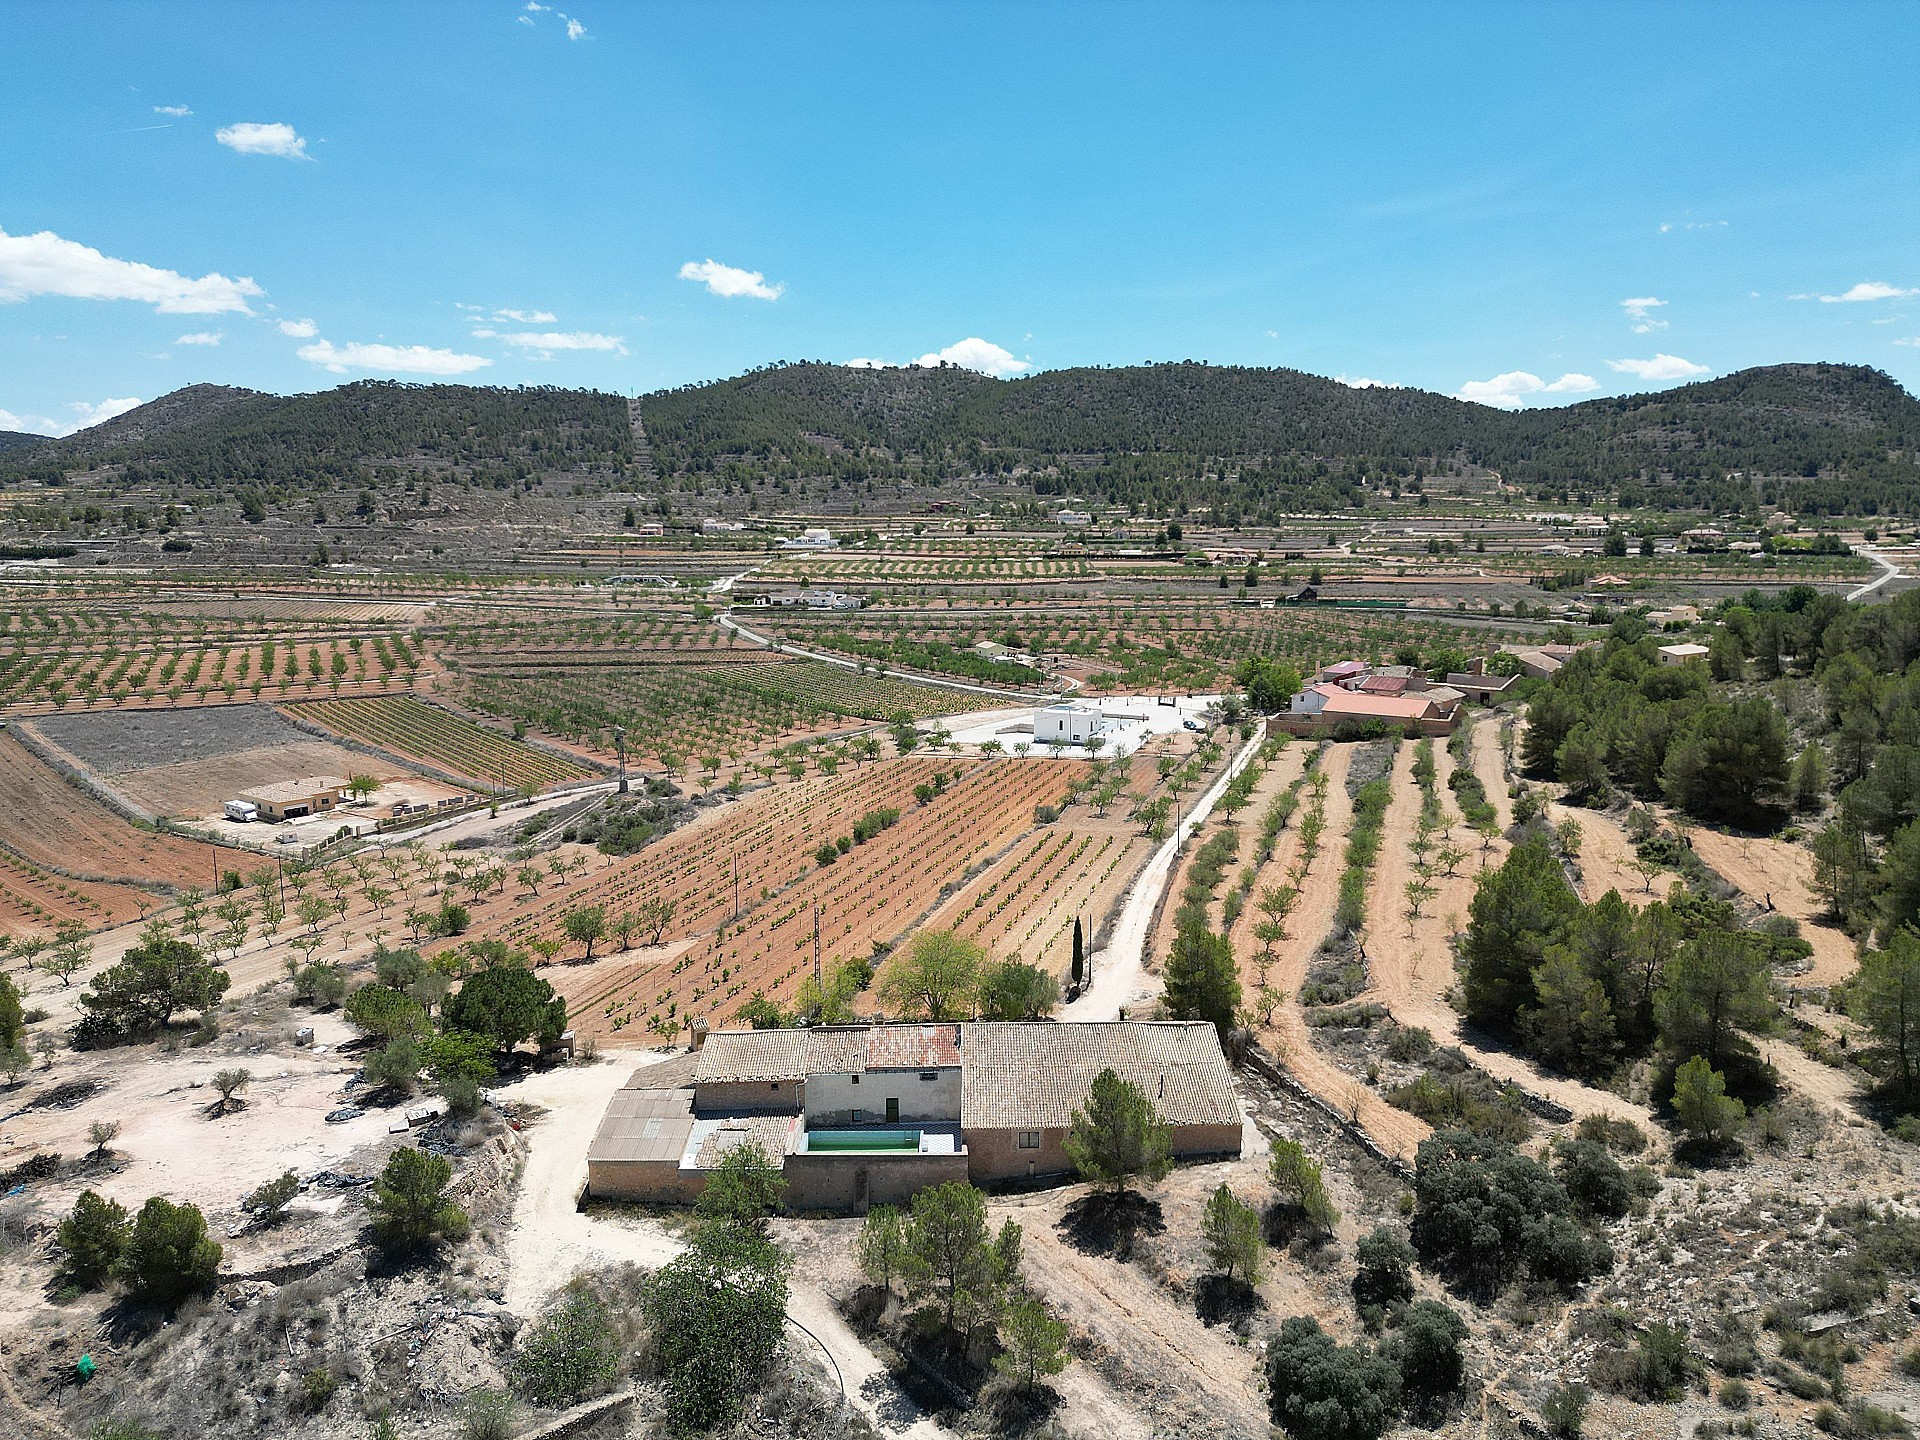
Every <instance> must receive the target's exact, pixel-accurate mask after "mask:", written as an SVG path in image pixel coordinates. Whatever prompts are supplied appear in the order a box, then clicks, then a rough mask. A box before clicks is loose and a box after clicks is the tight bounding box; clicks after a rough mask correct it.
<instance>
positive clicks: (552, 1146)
mask: <svg viewBox="0 0 1920 1440" xmlns="http://www.w3.org/2000/svg"><path fill="white" fill-rule="evenodd" d="M664 1058H665V1056H664V1055H663V1054H661V1053H660V1052H658V1051H644V1050H642V1051H622V1052H615V1053H614V1054H611V1055H608V1056H606V1057H605V1058H603V1059H601V1060H600V1061H599V1063H597V1064H592V1065H577V1066H570V1067H567V1068H564V1069H559V1070H551V1071H548V1072H547V1073H546V1074H543V1075H535V1076H530V1077H529V1078H528V1079H526V1080H523V1081H520V1082H519V1083H517V1084H514V1085H509V1086H503V1087H501V1088H500V1089H499V1090H497V1091H495V1092H494V1094H495V1095H496V1096H497V1097H499V1098H503V1099H514V1100H524V1101H528V1102H531V1103H533V1104H536V1105H540V1106H542V1107H543V1108H545V1109H546V1110H547V1111H548V1112H549V1113H548V1114H547V1116H546V1118H544V1119H543V1120H541V1121H540V1122H539V1123H538V1124H537V1125H534V1126H533V1127H531V1128H530V1129H529V1130H528V1131H527V1132H526V1139H527V1163H526V1168H525V1170H524V1171H523V1172H522V1174H521V1177H520V1192H519V1194H518V1195H517V1196H516V1197H515V1199H514V1208H513V1228H512V1230H511V1232H510V1233H509V1235H508V1237H507V1260H508V1280H507V1304H508V1305H509V1306H511V1307H512V1308H513V1309H514V1310H516V1311H518V1312H519V1313H520V1314H522V1315H531V1314H532V1313H533V1312H534V1311H535V1310H537V1309H538V1308H539V1306H540V1303H541V1302H542V1301H543V1300H545V1298H546V1297H547V1296H548V1295H550V1294H551V1293H552V1292H553V1291H554V1290H556V1289H557V1288H559V1287H560V1286H561V1285H563V1284H565V1283H566V1282H567V1280H568V1279H569V1278H570V1277H572V1276H573V1275H574V1273H575V1272H577V1271H579V1270H581V1269H585V1268H590V1267H595V1266H603V1265H609V1264H619V1263H621V1262H622V1261H632V1262H634V1263H635V1264H638V1265H644V1266H646V1267H647V1268H648V1269H657V1268H658V1267H660V1266H661V1265H664V1264H666V1263H667V1262H668V1261H670V1260H672V1259H673V1258H674V1257H675V1256H676V1255H678V1254H679V1253H680V1252H681V1250H683V1249H684V1248H685V1246H684V1243H683V1242H682V1241H681V1240H680V1239H679V1238H678V1237H677V1236H675V1235H673V1234H671V1233H670V1232H669V1231H668V1230H667V1228H666V1227H665V1226H664V1225H662V1224H660V1223H659V1222H658V1221H655V1220H645V1219H638V1218H631V1217H627V1216H619V1217H614V1216H605V1215H602V1216H588V1215H584V1214H582V1213H581V1212H580V1209H579V1205H578V1199H579V1194H580V1189H581V1187H582V1185H584V1184H585V1182H586V1175H587V1147H588V1145H590V1144H591V1143H592V1141H593V1135H594V1132H595V1131H596V1130H598V1129H599V1126H600V1117H601V1115H602V1114H603V1113H604V1112H605V1110H606V1105H607V1100H608V1099H609V1098H610V1097H611V1096H612V1094H613V1092H614V1091H615V1090H618V1089H619V1088H620V1087H621V1086H622V1085H624V1084H625V1083H626V1081H627V1077H628V1076H629V1075H631V1074H632V1073H633V1071H634V1069H635V1068H636V1067H637V1066H640V1065H645V1064H649V1063H657V1062H658V1061H660V1060H661V1059H664ZM787 1317H788V1318H789V1319H790V1320H792V1321H795V1322H796V1323H797V1324H798V1325H800V1326H802V1327H804V1329H805V1331H806V1333H807V1334H809V1335H811V1336H812V1337H813V1339H814V1341H816V1342H818V1343H817V1344H813V1343H809V1342H808V1341H807V1340H806V1339H804V1338H799V1337H796V1338H795V1339H794V1344H795V1346H796V1347H797V1350H798V1353H801V1354H805V1355H810V1356H813V1357H815V1358H822V1357H821V1351H822V1350H823V1349H824V1350H825V1351H826V1353H827V1355H828V1356H830V1357H831V1359H832V1363H831V1364H830V1365H828V1366H827V1367H826V1368H827V1370H828V1371H829V1374H833V1373H834V1372H836V1371H837V1376H838V1378H839V1379H840V1380H841V1381H842V1382H843V1383H844V1384H845V1386H846V1391H847V1397H848V1398H849V1399H850V1400H851V1401H852V1402H853V1404H854V1405H855V1406H857V1407H858V1408H859V1410H860V1411H861V1413H862V1414H864V1415H865V1416H866V1417H867V1419H868V1420H869V1421H870V1422H871V1423H872V1424H873V1426H874V1427H875V1428H876V1429H877V1430H879V1431H880V1433H881V1434H883V1435H888V1436H894V1437H898V1440H953V1437H952V1436H951V1433H950V1432H949V1431H947V1430H945V1429H943V1428H942V1427H941V1426H939V1425H937V1424H935V1423H934V1422H933V1421H932V1420H930V1419H928V1418H926V1416H924V1415H923V1414H922V1413H921V1411H920V1410H919V1407H917V1406H916V1405H915V1404H914V1403H913V1402H912V1401H911V1400H910V1399H908V1398H907V1396H906V1394H905V1393H904V1392H903V1391H902V1390H901V1389H900V1388H899V1387H898V1386H897V1385H895V1384H894V1383H893V1377H892V1376H891V1375H889V1374H888V1373H887V1371H886V1369H885V1367H883V1366H882V1365H881V1364H880V1362H879V1360H877V1359H876V1358H875V1357H874V1354H873V1352H872V1351H871V1350H869V1349H868V1348H867V1347H866V1346H865V1345H864V1344H862V1343H861V1341H860V1338H859V1337H858V1336H857V1335H855V1334H854V1333H853V1331H852V1330H850V1329H848V1328H847V1324H846V1322H845V1321H844V1320H842V1319H841V1318H840V1312H839V1310H838V1309H837V1308H836V1307H835V1306H834V1303H833V1301H832V1300H831V1299H830V1298H829V1297H828V1296H827V1295H826V1293H825V1292H824V1291H822V1290H820V1289H819V1288H818V1287H817V1286H814V1285H810V1284H808V1283H807V1282H806V1281H803V1280H799V1279H795V1280H794V1281H793V1282H792V1283H791V1285H790V1286H789V1289H788V1299H787Z"/></svg>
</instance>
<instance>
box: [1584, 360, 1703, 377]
mask: <svg viewBox="0 0 1920 1440" xmlns="http://www.w3.org/2000/svg"><path fill="white" fill-rule="evenodd" d="M1607 364H1608V366H1609V367H1611V368H1612V369H1615V370H1618V371H1620V372H1621V373H1622V374H1623V375H1631V376H1633V377H1634V379H1636V380H1650V381H1658V380H1687V379H1691V378H1692V377H1693V376H1695V375H1708V374H1711V373H1712V371H1711V370H1710V369H1709V367H1707V366H1705V365H1696V364H1694V363H1693V362H1692V361H1691V360H1682V359H1681V358H1680V357H1679V356H1678V355H1666V354H1660V355H1655V356H1654V357H1653V358H1652V359H1651V360H1609V361H1607Z"/></svg>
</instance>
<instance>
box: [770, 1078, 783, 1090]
mask: <svg viewBox="0 0 1920 1440" xmlns="http://www.w3.org/2000/svg"><path fill="white" fill-rule="evenodd" d="M779 1088H780V1082H779V1081H778V1080H769V1081H768V1082H767V1089H769V1090H778V1089H779Z"/></svg>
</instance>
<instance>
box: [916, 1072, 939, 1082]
mask: <svg viewBox="0 0 1920 1440" xmlns="http://www.w3.org/2000/svg"><path fill="white" fill-rule="evenodd" d="M920 1078H921V1079H922V1080H938V1079H939V1078H940V1072H939V1071H938V1070H922V1071H921V1072H920Z"/></svg>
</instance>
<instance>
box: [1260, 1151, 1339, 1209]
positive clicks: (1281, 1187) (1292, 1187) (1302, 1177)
mask: <svg viewBox="0 0 1920 1440" xmlns="http://www.w3.org/2000/svg"><path fill="white" fill-rule="evenodd" d="M1267 1179H1268V1181H1269V1182H1270V1183H1271V1184H1272V1185H1273V1188H1274V1189H1275V1190H1276V1191H1277V1192H1278V1193H1279V1203H1280V1204H1282V1205H1285V1206H1290V1207H1292V1208H1293V1209H1294V1210H1296V1211H1297V1212H1298V1213H1299V1214H1300V1216H1301V1217H1302V1218H1304V1219H1305V1220H1306V1222H1307V1224H1309V1225H1311V1226H1312V1227H1313V1228H1314V1229H1316V1230H1320V1231H1327V1232H1331V1231H1332V1229H1333V1227H1334V1226H1335V1225H1337V1224H1338V1223H1339V1221H1340V1212H1339V1211H1338V1210H1336V1209H1334V1207H1333V1202H1332V1201H1331V1200H1329V1199H1328V1198H1327V1187H1326V1177H1325V1174H1324V1172H1323V1171H1322V1170H1321V1168H1320V1162H1319V1161H1318V1160H1315V1159H1314V1158H1313V1157H1312V1156H1311V1155H1309V1154H1307V1151H1306V1147H1305V1146H1303V1145H1302V1144H1301V1143H1300V1142H1299V1141H1297V1140H1276V1141H1274V1142H1273V1155H1272V1157H1271V1158H1270V1159H1269V1160H1268V1161H1267Z"/></svg>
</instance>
